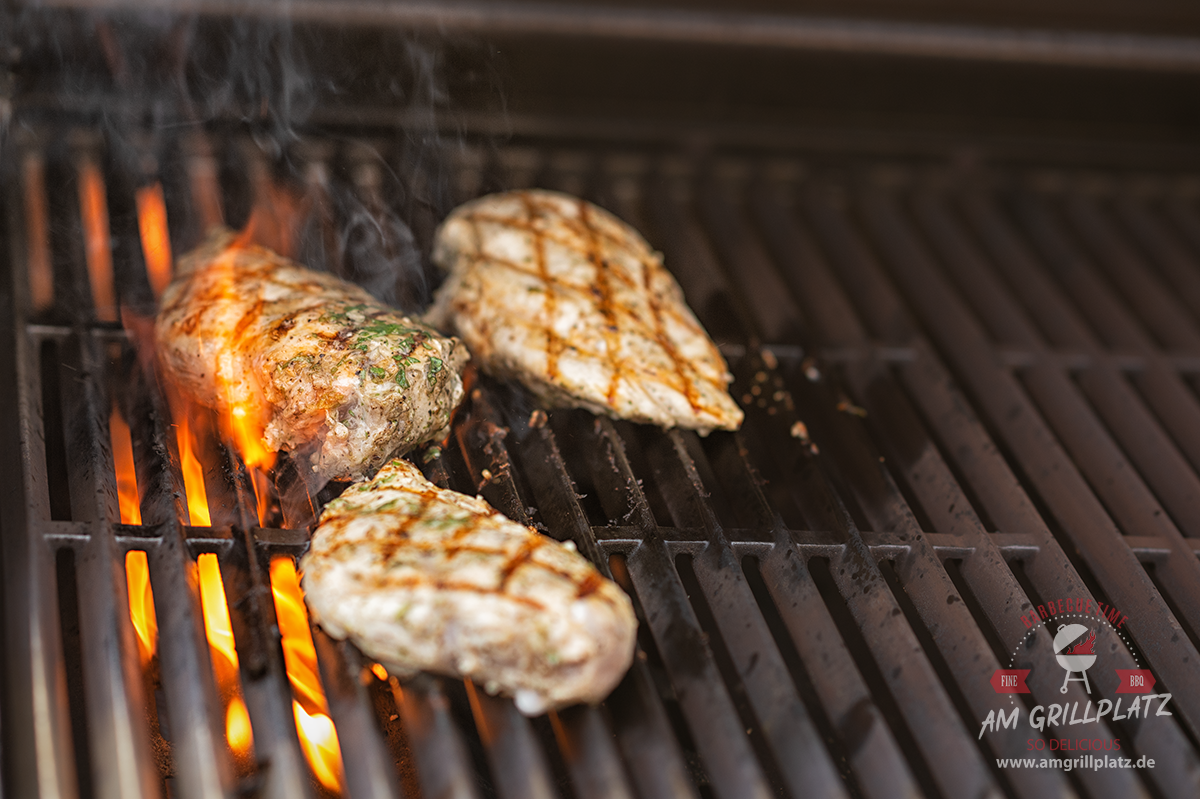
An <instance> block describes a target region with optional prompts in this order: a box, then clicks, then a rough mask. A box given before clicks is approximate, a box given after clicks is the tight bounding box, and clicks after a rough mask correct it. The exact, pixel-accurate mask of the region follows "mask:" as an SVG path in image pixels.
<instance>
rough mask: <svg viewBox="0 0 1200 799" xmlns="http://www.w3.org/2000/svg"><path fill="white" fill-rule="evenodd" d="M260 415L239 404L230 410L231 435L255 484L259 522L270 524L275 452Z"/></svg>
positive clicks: (228, 423)
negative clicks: (271, 447)
mask: <svg viewBox="0 0 1200 799" xmlns="http://www.w3.org/2000/svg"><path fill="white" fill-rule="evenodd" d="M260 416H261V415H260V414H258V413H254V412H252V411H248V410H247V409H246V408H245V406H242V405H235V406H234V407H233V408H232V409H231V410H230V411H229V419H228V420H227V427H228V428H229V434H228V435H227V436H226V437H227V438H231V439H232V440H233V444H234V447H236V448H237V451H238V454H239V455H241V456H242V461H243V462H244V463H245V464H246V471H247V472H248V473H249V475H250V482H251V484H252V485H253V486H254V499H255V504H256V505H257V507H258V523H259V524H260V525H263V524H266V523H267V520H266V517H267V512H268V510H269V509H270V507H271V481H270V478H269V477H267V472H269V471H270V470H271V467H272V466H274V465H275V452H274V451H273V450H271V449H268V448H267V445H266V439H265V438H264V436H263V433H264V429H263V425H262V422H261V419H260Z"/></svg>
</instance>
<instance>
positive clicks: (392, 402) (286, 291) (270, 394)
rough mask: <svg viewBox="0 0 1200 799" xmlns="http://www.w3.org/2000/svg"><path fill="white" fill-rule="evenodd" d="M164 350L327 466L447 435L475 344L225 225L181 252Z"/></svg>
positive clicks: (161, 324) (209, 396) (203, 391)
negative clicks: (240, 239) (243, 239)
mask: <svg viewBox="0 0 1200 799" xmlns="http://www.w3.org/2000/svg"><path fill="white" fill-rule="evenodd" d="M155 336H156V339H157V350H158V356H159V361H160V363H161V364H162V367H163V369H164V371H165V373H166V374H167V376H168V377H169V378H170V379H171V381H172V382H173V383H174V384H175V385H177V386H179V387H180V388H182V389H183V390H184V392H185V393H187V394H189V395H190V396H191V397H192V398H193V399H195V400H196V401H197V402H199V403H201V404H203V405H207V406H209V407H213V408H216V409H217V410H218V411H219V412H221V413H222V414H228V413H229V412H230V411H231V410H232V409H233V408H235V407H240V408H242V409H243V410H245V411H249V412H261V416H262V419H261V421H262V424H263V426H264V428H265V433H264V437H265V439H266V444H267V446H269V447H270V448H271V449H273V450H280V449H288V450H297V451H299V452H301V453H304V455H306V456H307V457H309V458H310V459H311V461H312V465H313V469H314V471H316V472H317V473H318V474H319V475H321V476H322V477H325V478H327V479H347V478H354V477H361V476H362V475H364V474H368V473H371V472H373V471H374V470H375V469H377V468H378V467H379V466H380V465H381V464H383V463H384V461H386V460H387V458H388V457H390V456H392V455H393V454H396V453H402V452H406V451H408V450H409V449H411V448H413V447H414V446H417V445H419V444H422V443H424V442H426V441H431V440H437V439H441V438H443V437H445V435H446V434H447V432H448V425H449V421H450V414H451V411H453V409H454V408H455V407H456V406H457V405H458V403H459V402H460V401H461V399H462V396H463V387H462V379H461V374H460V373H461V371H462V368H463V366H464V365H465V363H466V361H467V359H468V355H467V352H466V348H465V347H463V346H462V345H461V343H460V342H458V341H457V340H456V339H453V338H447V337H444V336H441V335H438V333H437V332H436V331H434V330H433V329H431V328H429V327H427V326H425V325H423V324H421V323H419V322H416V321H413V320H412V319H409V318H408V317H405V316H403V315H401V314H399V313H398V312H395V311H392V310H389V309H387V308H385V307H384V306H382V305H381V304H379V303H378V302H377V301H376V300H375V299H374V298H372V297H371V295H369V294H368V293H367V292H366V291H364V290H363V289H361V288H359V287H358V286H355V285H353V284H351V283H347V282H345V281H343V280H341V279H339V278H337V277H335V276H333V275H329V274H324V273H320V272H314V271H311V270H308V269H305V268H303V267H301V266H300V265H298V264H296V263H294V262H292V261H289V260H288V259H286V258H284V257H282V256H280V255H277V254H276V253H273V252H271V251H269V250H266V249H263V248H261V247H253V246H246V247H244V246H237V245H235V243H234V237H233V234H232V233H231V232H229V231H219V232H217V233H215V234H214V235H212V236H211V237H210V238H209V240H208V241H206V242H205V244H204V245H202V246H201V247H200V248H199V249H198V250H196V251H194V252H192V253H189V254H188V255H186V256H184V257H183V258H182V259H180V263H179V275H178V276H177V277H176V279H175V280H174V281H173V282H172V283H171V285H170V286H169V287H168V288H167V290H166V292H165V293H164V295H163V305H162V309H161V311H160V312H159V315H158V320H157V323H156V327H155Z"/></svg>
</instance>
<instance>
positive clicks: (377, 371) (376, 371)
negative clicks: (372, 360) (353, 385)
mask: <svg viewBox="0 0 1200 799" xmlns="http://www.w3.org/2000/svg"><path fill="white" fill-rule="evenodd" d="M386 376H387V370H386V369H381V368H379V367H378V366H372V367H371V377H373V378H375V379H376V380H382V379H383V378H384V377H386Z"/></svg>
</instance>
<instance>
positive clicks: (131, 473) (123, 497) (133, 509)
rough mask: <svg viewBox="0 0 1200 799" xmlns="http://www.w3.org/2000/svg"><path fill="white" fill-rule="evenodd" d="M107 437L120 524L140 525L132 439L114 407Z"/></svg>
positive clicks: (109, 420)
mask: <svg viewBox="0 0 1200 799" xmlns="http://www.w3.org/2000/svg"><path fill="white" fill-rule="evenodd" d="M108 436H109V439H110V440H111V441H112V454H113V468H114V470H115V471H116V474H117V504H118V505H119V506H120V508H121V523H122V524H141V523H142V505H141V500H140V499H139V498H138V485H137V471H136V469H135V468H134V465H133V438H132V437H131V436H130V434H129V425H127V424H125V418H124V417H123V416H121V412H120V411H118V410H117V406H116V405H114V406H113V409H112V413H110V414H109V416H108Z"/></svg>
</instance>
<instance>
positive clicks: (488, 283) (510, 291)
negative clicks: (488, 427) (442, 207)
mask: <svg viewBox="0 0 1200 799" xmlns="http://www.w3.org/2000/svg"><path fill="white" fill-rule="evenodd" d="M433 260H434V262H435V263H437V264H438V265H439V266H440V267H441V268H443V269H444V270H446V271H447V272H448V273H449V276H448V277H447V279H446V282H445V284H443V286H442V287H441V289H440V290H439V291H438V293H437V296H436V298H435V301H434V305H433V307H432V308H431V309H430V311H429V313H428V314H427V315H426V320H427V321H429V322H430V323H431V324H433V325H435V326H437V327H439V328H440V329H443V330H447V331H450V332H452V333H455V334H456V335H458V336H461V337H462V339H463V341H465V342H466V344H467V347H468V348H470V350H471V353H472V355H473V357H475V359H476V360H477V362H478V363H479V364H480V365H481V367H482V368H483V369H484V370H485V371H487V372H490V373H491V374H494V375H496V376H498V377H501V378H514V379H517V380H519V381H521V382H522V383H524V384H525V385H526V386H528V387H529V388H530V389H531V390H532V391H533V392H534V393H535V394H536V395H537V396H538V397H539V398H540V399H541V400H542V401H543V402H546V403H547V404H549V405H557V406H568V407H582V408H587V409H588V410H591V411H593V412H595V413H606V414H608V415H610V416H613V417H616V418H620V419H629V420H632V421H635V422H647V423H650V424H656V425H659V426H661V427H686V428H692V429H696V430H699V431H701V432H707V431H709V430H712V429H725V430H734V429H737V428H738V427H739V426H740V425H741V422H742V411H741V409H740V408H738V406H737V404H736V403H735V402H734V401H733V399H732V398H731V397H730V396H729V393H728V391H727V386H728V385H729V382H730V380H731V379H732V378H731V376H730V375H729V372H728V370H727V368H726V365H725V361H724V359H723V358H722V357H721V354H720V352H718V351H717V348H716V346H715V345H714V344H713V342H712V340H711V339H709V337H708V334H707V333H705V331H704V328H702V327H701V326H700V323H699V322H698V321H697V320H696V317H695V316H694V315H693V314H692V312H691V310H690V309H689V308H688V307H687V304H686V303H685V302H684V298H683V292H682V291H681V290H680V288H679V284H678V283H676V282H675V279H674V278H673V277H672V276H671V274H670V273H669V272H667V270H666V269H664V268H663V265H662V260H661V257H660V255H659V254H658V253H656V252H654V251H653V250H651V249H650V247H649V245H648V244H646V242H645V240H644V239H643V238H642V237H641V236H640V235H638V233H637V232H636V231H635V230H633V229H632V228H631V227H629V225H627V224H625V223H624V222H622V221H621V220H619V219H617V218H616V217H615V216H613V215H612V214H610V213H608V212H607V211H604V210H603V209H601V208H598V207H596V206H595V205H592V204H591V203H588V202H586V201H584V200H581V199H578V198H575V197H570V196H568V195H565V194H558V193H555V192H549V191H512V192H508V193H505V194H494V195H490V196H487V197H482V198H480V199H478V200H475V201H473V202H469V203H467V204H466V205H463V206H460V207H459V208H457V209H455V210H454V211H453V212H452V213H451V214H450V216H449V217H447V219H446V221H445V222H444V223H443V224H442V226H441V228H440V229H439V230H438V233H437V239H436V242H435V245H434V252H433Z"/></svg>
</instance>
